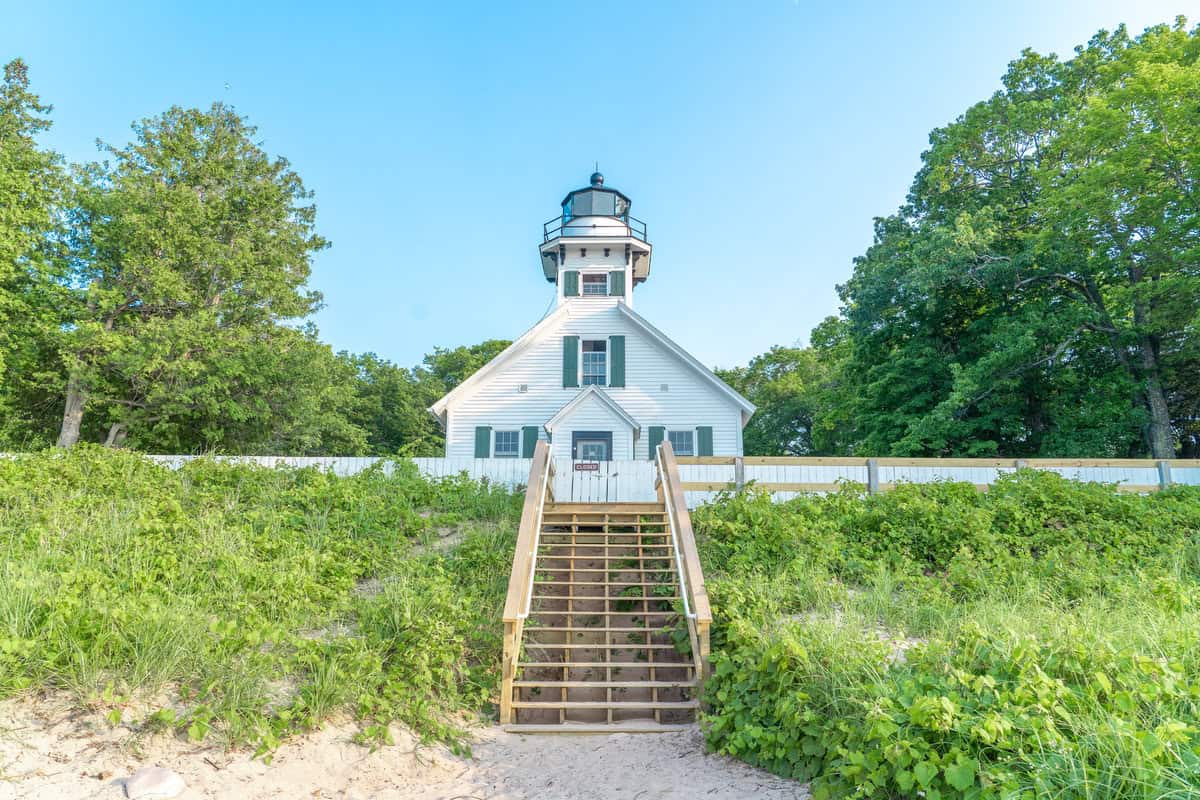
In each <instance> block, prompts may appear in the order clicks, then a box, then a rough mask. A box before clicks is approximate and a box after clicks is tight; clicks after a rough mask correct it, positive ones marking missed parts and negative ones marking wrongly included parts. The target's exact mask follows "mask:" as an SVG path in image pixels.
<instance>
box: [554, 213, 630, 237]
mask: <svg viewBox="0 0 1200 800" xmlns="http://www.w3.org/2000/svg"><path fill="white" fill-rule="evenodd" d="M583 219H584V217H567V216H565V215H564V216H561V217H555V218H554V219H552V220H550V221H548V222H546V223H545V224H544V225H542V241H543V242H548V241H550V240H551V239H557V238H559V237H561V236H632V237H633V238H635V239H640V240H642V241H643V242H648V241H650V240H649V239H647V238H646V223H645V222H643V221H642V220H640V219H638V218H637V217H633V216H630V215H628V214H626V215H625V216H623V217H608V216H591V217H587V218H586V219H587V222H583V221H581V220H583Z"/></svg>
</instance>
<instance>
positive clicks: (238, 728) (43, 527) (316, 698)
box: [0, 447, 521, 751]
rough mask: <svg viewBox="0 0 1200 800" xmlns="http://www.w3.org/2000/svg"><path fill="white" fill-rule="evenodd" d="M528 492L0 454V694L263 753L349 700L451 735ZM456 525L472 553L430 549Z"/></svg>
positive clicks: (94, 457)
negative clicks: (60, 693) (49, 698)
mask: <svg viewBox="0 0 1200 800" xmlns="http://www.w3.org/2000/svg"><path fill="white" fill-rule="evenodd" d="M520 502H521V498H520V497H519V496H514V495H512V494H510V493H508V492H505V491H502V490H498V489H496V488H493V487H488V486H482V485H480V484H477V483H474V482H471V481H468V480H465V479H458V478H456V479H449V480H441V481H427V480H424V479H423V478H421V476H420V475H419V474H418V473H417V472H416V470H415V468H414V467H413V466H412V464H411V463H396V464H394V465H390V466H388V467H386V468H385V467H384V466H382V465H377V466H376V467H374V468H372V469H370V470H367V471H365V472H363V473H360V474H358V475H355V476H352V477H342V478H339V477H336V476H334V475H332V474H329V473H325V472H321V471H318V470H315V469H301V470H297V469H269V468H261V467H253V466H235V465H230V464H224V463H220V462H218V461H213V460H200V461H196V462H192V463H190V464H188V465H187V466H186V467H185V468H183V469H181V470H178V471H172V470H168V469H165V468H163V467H161V466H158V465H155V464H153V463H151V462H149V461H148V460H146V459H144V458H142V457H140V456H138V455H136V454H132V453H123V452H113V451H106V450H102V449H99V448H87V447H80V448H75V449H72V450H71V451H68V452H62V451H50V452H46V453H42V454H37V455H30V456H21V457H17V458H12V459H5V460H2V461H0V582H2V583H3V587H4V591H0V695H6V694H12V693H14V692H17V691H20V690H22V689H26V688H29V687H59V688H65V689H68V690H70V691H73V692H74V693H76V694H77V695H78V696H79V697H80V698H81V700H84V701H86V702H91V703H98V704H100V705H106V706H112V707H113V709H114V711H116V712H118V713H119V711H120V708H121V707H122V706H124V705H125V701H126V700H127V699H128V698H129V697H130V696H131V695H134V694H138V695H142V696H146V697H152V698H153V697H157V696H161V694H162V692H163V691H164V690H168V696H167V697H165V698H164V701H165V703H166V705H164V707H163V708H162V709H161V711H160V712H158V713H157V714H156V715H152V719H151V720H150V721H151V722H152V723H153V724H156V725H167V724H169V725H173V726H176V727H178V728H179V729H180V730H181V731H185V732H187V734H188V735H190V736H193V737H195V738H203V737H205V736H207V735H209V734H210V733H216V734H219V735H221V736H223V737H225V738H227V739H228V740H230V741H233V742H245V741H257V742H259V743H260V745H261V746H262V748H263V749H264V751H266V750H269V749H271V748H273V747H274V746H275V745H276V744H277V743H278V742H279V741H280V740H281V738H282V737H284V736H286V735H288V734H289V733H292V732H294V731H299V730H305V729H307V728H309V727H312V726H314V725H317V724H319V722H320V721H321V720H322V719H324V718H325V717H327V716H328V715H329V714H331V713H333V712H334V711H336V710H339V709H347V710H352V711H355V712H356V713H357V714H358V715H359V716H360V717H361V718H362V719H363V721H364V732H365V735H367V736H368V738H373V739H384V738H386V726H387V723H389V722H391V721H402V722H405V723H407V724H409V725H411V726H412V727H414V728H415V729H416V730H417V731H418V732H420V733H421V734H423V735H425V736H427V737H431V738H437V739H441V740H443V741H450V742H458V741H459V733H458V730H459V728H460V726H459V725H458V724H457V722H458V715H459V714H460V713H461V712H463V711H476V712H479V711H486V710H487V709H488V708H489V706H490V704H491V703H492V700H493V694H494V691H495V690H494V686H495V681H494V680H493V677H494V675H495V673H496V669H497V665H498V663H499V647H500V625H499V623H498V621H497V620H496V616H497V614H498V609H499V608H500V605H501V603H502V602H503V600H502V598H503V596H504V585H503V583H504V581H505V579H506V578H507V574H508V563H509V561H510V560H511V557H512V555H511V547H512V540H513V538H514V536H515V529H516V520H517V518H518V517H519V513H520ZM451 527H453V528H455V529H457V530H459V531H461V532H462V533H463V538H462V542H461V544H460V545H459V546H457V547H456V548H454V549H452V550H450V551H449V552H445V553H442V552H436V551H432V550H430V551H429V552H424V551H423V549H422V548H421V547H420V545H421V543H422V542H425V541H428V540H430V539H433V538H437V532H438V531H439V530H441V531H445V530H447V529H448V528H451Z"/></svg>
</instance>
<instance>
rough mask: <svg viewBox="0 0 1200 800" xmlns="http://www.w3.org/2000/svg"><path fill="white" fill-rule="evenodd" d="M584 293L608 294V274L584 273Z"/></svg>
mask: <svg viewBox="0 0 1200 800" xmlns="http://www.w3.org/2000/svg"><path fill="white" fill-rule="evenodd" d="M583 293H584V295H585V296H586V295H606V294H608V276H607V275H603V274H601V275H584V276H583Z"/></svg>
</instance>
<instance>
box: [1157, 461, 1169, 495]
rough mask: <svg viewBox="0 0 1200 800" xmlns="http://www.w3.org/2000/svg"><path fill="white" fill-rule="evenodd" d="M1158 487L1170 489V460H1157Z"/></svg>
mask: <svg viewBox="0 0 1200 800" xmlns="http://www.w3.org/2000/svg"><path fill="white" fill-rule="evenodd" d="M1158 488H1160V489H1170V488H1171V462H1170V461H1159V462H1158Z"/></svg>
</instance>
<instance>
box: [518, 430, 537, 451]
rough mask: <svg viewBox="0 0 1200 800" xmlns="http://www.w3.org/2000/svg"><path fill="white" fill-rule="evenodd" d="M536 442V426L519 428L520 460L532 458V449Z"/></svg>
mask: <svg viewBox="0 0 1200 800" xmlns="http://www.w3.org/2000/svg"><path fill="white" fill-rule="evenodd" d="M537 440H538V426H537V425H526V426H525V427H524V428H521V458H533V448H534V447H536V446H537Z"/></svg>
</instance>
